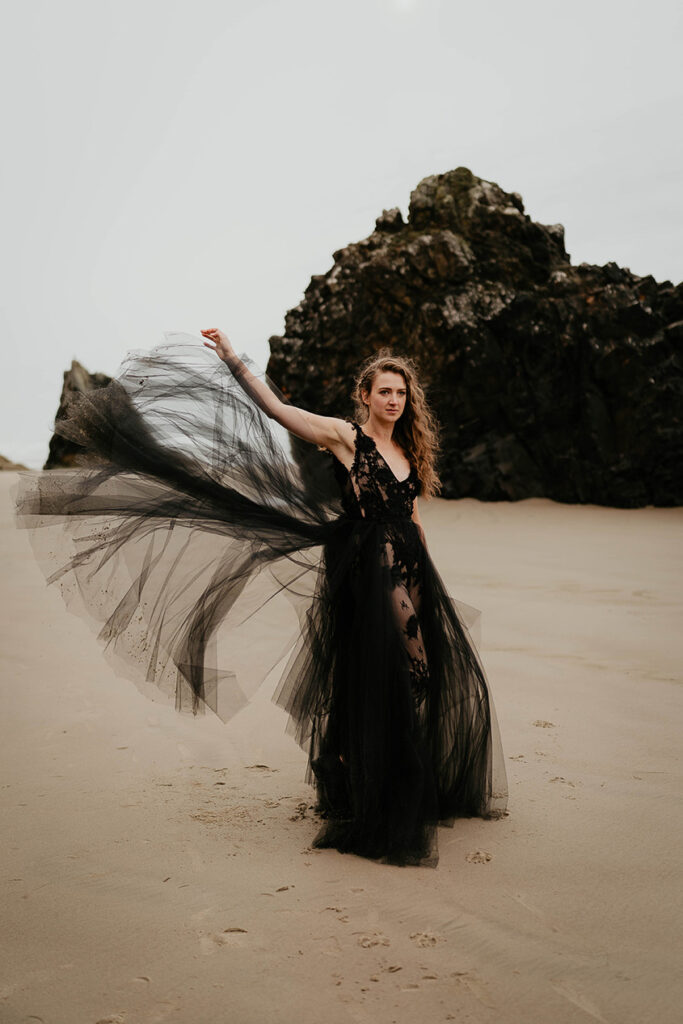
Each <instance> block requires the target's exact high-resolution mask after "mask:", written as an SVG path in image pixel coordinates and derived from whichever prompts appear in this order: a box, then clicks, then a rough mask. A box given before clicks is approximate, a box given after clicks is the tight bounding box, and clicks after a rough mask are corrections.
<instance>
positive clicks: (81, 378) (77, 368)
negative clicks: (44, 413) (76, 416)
mask: <svg viewBox="0 0 683 1024" xmlns="http://www.w3.org/2000/svg"><path fill="white" fill-rule="evenodd" d="M110 381H111V377H108V376H107V375H106V373H88V371H87V370H86V368H85V367H84V366H82V365H81V364H80V363H79V362H78V361H77V360H75V359H74V361H73V362H72V363H71V367H70V369H68V370H65V371H64V383H63V385H62V394H61V397H60V399H59V408H58V409H57V415H56V416H55V422H58V421H59V420H61V419H65V418H66V415H67V412H68V409H69V407H70V405H71V402H72V401H73V399H74V396H75V395H77V394H82V393H84V392H86V391H92V390H93V389H94V388H103V387H105V386H106V385H107V384H109V382H110ZM84 458H86V457H84V454H83V449H82V448H81V447H79V446H78V445H76V444H74V443H73V441H69V440H67V439H66V438H64V437H60V436H59V434H53V435H52V437H51V438H50V448H49V451H48V456H47V461H46V462H45V465H44V466H43V469H58V468H60V467H66V466H73V465H75V464H77V463H78V464H82V463H83V461H84Z"/></svg>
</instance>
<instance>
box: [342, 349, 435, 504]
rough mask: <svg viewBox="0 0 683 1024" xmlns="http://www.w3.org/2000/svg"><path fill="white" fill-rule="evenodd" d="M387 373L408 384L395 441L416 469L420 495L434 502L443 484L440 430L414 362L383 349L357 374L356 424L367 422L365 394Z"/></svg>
mask: <svg viewBox="0 0 683 1024" xmlns="http://www.w3.org/2000/svg"><path fill="white" fill-rule="evenodd" d="M386 371H390V372H392V373H400V374H401V376H402V377H403V379H404V381H405V382H406V404H405V406H404V409H403V412H402V413H401V415H400V417H399V418H398V420H397V421H396V425H395V427H394V432H393V439H394V440H395V441H396V442H397V444H399V445H400V446H401V448H403V451H404V452H405V454H406V456H407V458H408V460H409V461H410V462H411V463H412V464H413V465H414V466H415V469H416V471H417V475H418V479H419V481H420V494H421V495H422V496H423V497H425V498H431V497H432V496H433V495H435V494H438V492H439V490H440V489H441V480H440V479H439V475H438V473H437V472H436V469H435V462H436V455H437V452H438V450H439V428H438V424H437V422H436V419H435V417H434V415H433V413H432V411H431V409H430V408H429V405H428V403H427V399H426V397H425V393H424V391H423V389H422V387H421V386H420V382H419V380H418V371H417V366H416V364H415V362H414V361H413V360H412V359H410V358H409V357H407V356H395V355H394V354H393V353H392V351H391V349H388V348H382V349H380V350H379V351H378V352H376V353H375V354H374V355H372V356H370V357H369V358H368V359H366V360H365V362H364V363H363V364H362V365H361V366H360V368H359V370H358V372H357V374H356V377H355V380H354V385H353V391H352V393H351V397H352V399H353V403H354V406H355V413H356V420H357V422H358V423H365V422H366V421H367V419H368V416H369V412H368V407H367V405H366V404H365V403H364V401H363V398H362V394H363V393H366V394H370V392H371V391H372V385H373V382H374V380H375V377H376V376H377V374H378V373H384V372H386Z"/></svg>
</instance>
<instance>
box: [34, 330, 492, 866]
mask: <svg viewBox="0 0 683 1024" xmlns="http://www.w3.org/2000/svg"><path fill="white" fill-rule="evenodd" d="M243 360H244V362H245V363H246V364H247V365H248V366H250V368H251V370H252V372H253V373H255V374H256V375H257V376H260V377H261V378H262V379H266V380H267V378H265V375H264V374H262V373H261V374H259V371H258V370H257V369H256V367H254V365H253V364H252V363H251V362H250V361H249V360H248V359H247V358H246V357H243ZM268 384H269V385H270V388H271V390H272V391H273V393H276V394H277V395H278V396H279V397H280V399H282V400H283V401H284V400H285V399H284V398H283V396H282V395H280V393H279V392H278V391H277V388H276V387H275V385H274V384H273V383H272V382H271V381H268ZM56 429H57V430H58V432H59V433H60V434H61V435H62V436H64V437H67V438H69V439H71V440H72V441H74V442H75V443H76V444H77V445H79V446H81V447H82V450H83V453H84V458H83V464H82V465H78V466H75V467H74V468H73V469H68V470H53V471H49V472H40V473H26V474H22V475H21V477H20V484H19V491H18V496H17V515H18V524H19V525H20V526H22V527H25V528H27V529H29V530H30V531H31V539H32V542H33V544H34V549H35V551H36V555H37V557H38V558H39V560H40V562H41V564H42V565H43V567H44V570H45V572H46V575H47V578H48V581H49V582H57V581H58V582H59V583H60V585H61V588H62V593H63V595H64V597H65V600H66V601H67V603H68V604H69V606H70V607H71V608H72V609H73V610H74V611H77V612H78V613H80V614H81V615H83V616H85V617H87V618H88V619H90V620H91V621H92V622H93V624H95V625H96V627H97V629H98V634H99V637H100V639H101V640H102V641H103V643H104V644H105V649H106V651H107V653H108V655H109V656H110V657H111V658H112V659H113V661H114V664H115V665H116V667H117V668H118V669H119V670H121V671H123V672H125V674H127V675H128V676H129V677H130V678H132V679H134V680H135V681H136V682H137V683H138V685H139V686H140V687H141V689H143V690H144V691H145V692H147V693H149V694H150V695H153V694H154V693H156V694H158V693H159V692H160V691H161V692H162V693H165V694H166V695H168V696H169V697H170V698H172V699H174V701H175V706H176V707H177V708H178V710H181V711H182V710H185V709H188V710H191V711H193V712H194V713H195V714H196V713H197V712H200V711H203V710H204V709H205V708H206V707H208V708H210V709H211V710H212V711H214V712H215V713H216V714H218V715H219V716H220V717H221V718H222V719H223V720H225V721H227V720H228V719H229V718H231V717H232V716H233V715H234V714H235V713H236V712H238V711H239V710H240V708H242V707H243V706H244V705H245V704H246V703H247V702H248V700H249V699H250V697H251V696H252V695H253V693H254V692H255V690H256V689H257V687H258V686H259V685H260V684H261V682H262V681H263V679H264V678H265V676H266V675H267V674H268V673H269V671H270V670H271V669H272V668H273V667H274V666H275V665H278V664H282V663H284V668H282V669H281V675H280V678H279V682H278V685H277V688H276V690H275V694H274V700H275V701H276V702H277V704H278V705H280V706H281V707H282V708H284V709H285V710H286V711H287V712H288V714H289V719H288V729H289V731H290V732H292V734H293V735H294V736H295V737H296V740H297V741H298V742H299V744H300V745H301V746H302V747H303V748H304V750H306V752H307V753H308V757H309V759H308V766H307V772H306V781H308V782H310V783H311V784H312V785H314V786H315V789H316V794H317V809H318V811H319V813H320V816H321V818H322V819H323V820H322V827H321V828H320V830H319V832H318V834H317V835H316V836H315V838H314V840H313V845H314V846H317V847H334V848H336V849H338V850H340V851H343V852H352V853H356V854H359V855H362V856H365V857H371V858H375V859H379V860H383V861H385V862H388V863H392V864H427V865H434V864H436V862H437V857H438V855H437V844H436V826H437V824H438V823H439V822H441V823H447V822H450V823H452V821H453V819H454V818H457V817H461V816H473V815H476V816H482V817H496V816H500V815H502V814H503V813H504V811H505V807H506V802H507V786H506V779H505V769H504V765H503V759H502V750H501V747H500V740H499V735H498V729H497V724H496V720H495V712H494V709H493V704H492V699H491V694H490V690H489V686H488V684H487V680H486V677H485V674H484V670H483V667H482V665H481V661H480V659H479V657H478V654H477V652H476V648H475V646H474V644H473V642H472V639H471V637H470V635H469V633H468V631H467V629H466V627H465V626H464V624H463V622H462V621H461V619H460V617H459V616H458V613H457V610H456V608H455V606H454V603H453V601H452V600H451V598H450V596H449V595H448V593H447V591H446V589H445V586H444V584H443V582H442V580H441V578H440V576H439V574H438V572H437V570H436V568H435V566H434V564H433V562H432V560H431V558H430V556H429V554H428V552H427V550H426V548H425V547H424V545H423V543H422V541H421V539H420V536H419V532H418V530H417V527H416V525H415V523H414V522H413V521H412V519H411V512H412V504H413V499H414V497H415V495H416V494H417V493H418V491H419V481H418V479H417V474H416V472H415V469H414V468H413V469H411V472H410V475H409V476H408V477H407V478H406V479H405V480H398V479H397V478H396V476H395V475H394V474H393V472H392V470H391V469H390V468H389V466H388V465H387V464H386V462H385V461H384V460H383V458H382V456H381V454H380V453H379V451H378V450H377V448H376V446H375V444H374V442H373V440H372V439H371V438H370V437H368V436H367V435H366V434H365V433H364V432H363V430H362V429H361V427H360V425H358V424H355V425H354V430H355V434H356V452H355V459H354V463H353V467H352V468H351V470H350V471H349V470H347V469H346V468H345V467H344V466H342V464H341V463H339V462H338V461H337V460H336V459H335V457H334V456H332V455H331V454H329V455H328V458H329V459H330V460H331V463H332V468H333V471H334V477H335V478H336V481H337V485H338V494H337V495H336V496H335V497H333V498H331V499H330V498H321V497H319V496H316V495H315V494H313V493H312V491H311V489H310V488H309V487H306V486H305V484H304V482H303V480H302V477H301V474H300V472H299V470H298V468H297V465H296V464H295V463H294V461H293V460H292V458H291V455H290V453H289V448H288V436H287V433H286V432H285V431H284V430H283V429H282V428H281V427H280V426H279V424H277V423H276V422H275V421H274V420H273V419H272V418H270V417H269V416H268V415H266V413H265V412H264V411H263V410H262V408H261V407H260V405H259V403H258V402H257V401H256V400H255V396H254V395H253V394H251V393H250V392H249V390H248V389H246V388H245V387H243V386H242V385H240V383H239V381H238V380H236V379H235V378H234V377H233V376H232V374H231V373H230V372H229V370H228V369H227V367H226V366H225V365H224V364H223V363H221V362H220V361H218V360H216V357H215V355H213V354H212V353H210V352H209V351H208V350H207V349H205V348H203V347H202V345H201V341H200V339H196V338H194V337H192V336H188V335H167V341H166V343H165V344H163V345H161V346H159V347H158V348H156V349H152V350H150V351H147V352H132V353H129V355H128V356H127V358H126V360H125V362H124V364H123V365H122V367H121V369H120V371H119V373H118V374H117V376H116V378H115V379H114V380H113V381H112V382H111V384H109V385H108V386H107V387H105V388H101V389H98V390H96V391H94V392H89V393H86V394H83V395H80V396H79V398H78V400H77V401H75V402H74V404H73V406H72V408H71V410H70V414H69V416H68V417H67V418H66V419H64V420H60V421H59V422H58V423H57V424H56ZM285 597H286V598H287V599H288V601H289V602H290V604H291V605H292V606H293V608H294V610H295V612H296V614H297V617H298V618H297V619H296V620H295V621H296V622H297V626H296V628H295V629H294V631H293V633H292V632H291V631H290V633H289V634H286V635H285V634H282V633H281V632H279V627H278V626H277V625H275V624H274V623H275V620H274V619H272V616H271V617H270V618H269V612H270V609H271V608H272V606H273V604H274V603H276V602H277V601H278V600H281V599H282V598H285ZM281 618H282V617H281V616H280V619H279V620H277V621H278V622H281Z"/></svg>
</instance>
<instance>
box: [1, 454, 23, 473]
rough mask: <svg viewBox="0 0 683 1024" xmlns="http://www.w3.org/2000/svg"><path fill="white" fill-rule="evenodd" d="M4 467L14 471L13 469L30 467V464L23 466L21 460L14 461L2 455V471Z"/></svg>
mask: <svg viewBox="0 0 683 1024" xmlns="http://www.w3.org/2000/svg"><path fill="white" fill-rule="evenodd" d="M3 469H6V470H8V471H10V472H12V471H13V470H14V471H18V470H20V469H28V466H23V465H22V464H21V462H12V461H11V460H10V459H6V458H5V456H4V455H0V472H2V470H3Z"/></svg>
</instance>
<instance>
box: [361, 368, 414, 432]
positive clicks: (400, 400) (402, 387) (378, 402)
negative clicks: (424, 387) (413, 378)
mask: <svg viewBox="0 0 683 1024" xmlns="http://www.w3.org/2000/svg"><path fill="white" fill-rule="evenodd" d="M407 394H408V389H407V387H406V382H405V380H404V378H403V374H401V373H396V372H395V371H393V370H383V371H382V372H381V373H376V374H375V377H374V380H373V382H372V390H371V391H370V393H369V394H368V392H367V391H366V392H363V401H364V402H365V404H366V405H367V407H368V413H369V414H370V416H373V417H374V418H375V419H377V420H380V421H381V422H382V423H385V424H389V423H395V422H396V420H397V419H398V418H399V416H400V415H401V414H402V412H403V410H404V409H405V405H406V398H407Z"/></svg>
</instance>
